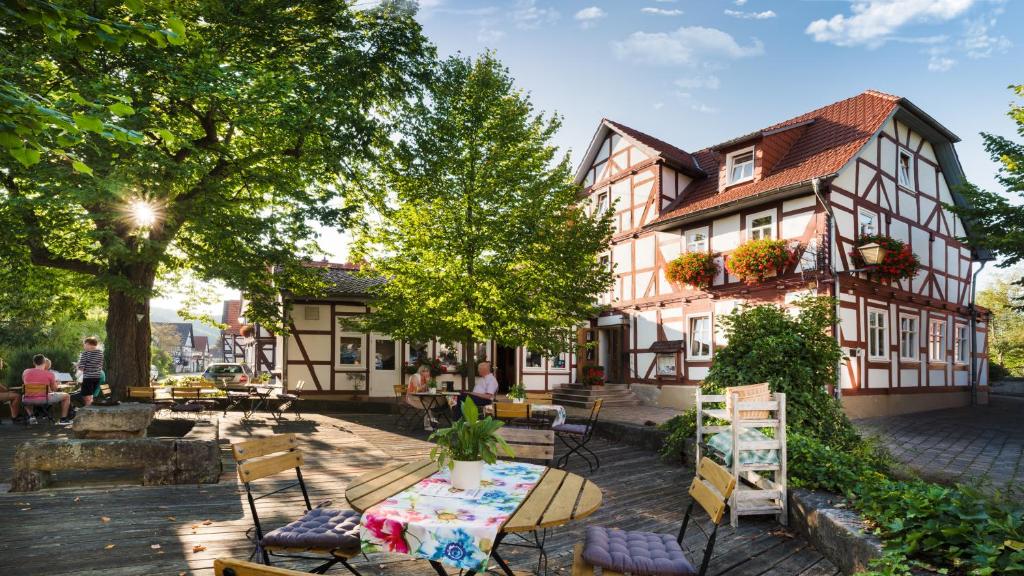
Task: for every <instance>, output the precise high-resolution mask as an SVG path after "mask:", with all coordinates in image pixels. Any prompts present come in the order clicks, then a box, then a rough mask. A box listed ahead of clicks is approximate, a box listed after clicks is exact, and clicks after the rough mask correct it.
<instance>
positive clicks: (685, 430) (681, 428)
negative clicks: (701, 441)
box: [658, 408, 697, 461]
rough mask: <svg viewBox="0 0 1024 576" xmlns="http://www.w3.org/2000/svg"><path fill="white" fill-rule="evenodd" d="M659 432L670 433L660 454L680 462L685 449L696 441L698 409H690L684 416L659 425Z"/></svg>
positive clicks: (681, 415)
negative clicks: (688, 444)
mask: <svg viewBox="0 0 1024 576" xmlns="http://www.w3.org/2000/svg"><path fill="white" fill-rule="evenodd" d="M658 430H664V431H665V432H668V435H667V436H666V437H665V442H664V443H663V444H662V445H661V450H659V453H660V454H661V456H662V458H664V459H666V460H675V461H678V460H679V459H680V458H681V456H682V454H683V447H684V446H686V444H687V443H689V442H693V441H694V435H695V434H696V433H697V409H696V408H690V409H688V410H687V411H685V412H683V413H682V414H679V415H676V416H673V417H672V418H669V419H668V420H666V421H664V422H662V423H661V424H659V425H658Z"/></svg>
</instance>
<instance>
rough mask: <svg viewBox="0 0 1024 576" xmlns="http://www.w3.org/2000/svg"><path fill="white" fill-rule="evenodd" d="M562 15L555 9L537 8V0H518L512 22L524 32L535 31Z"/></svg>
mask: <svg viewBox="0 0 1024 576" xmlns="http://www.w3.org/2000/svg"><path fill="white" fill-rule="evenodd" d="M559 16H560V14H559V13H558V10H555V9H554V8H543V7H540V6H537V0H518V2H516V7H515V10H513V11H512V20H513V21H514V22H515V23H516V26H517V27H519V28H522V29H523V30H533V29H535V28H540V27H541V26H543V25H545V24H551V23H552V22H554V21H556V20H558V18H559Z"/></svg>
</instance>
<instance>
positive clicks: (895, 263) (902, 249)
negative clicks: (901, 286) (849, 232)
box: [849, 234, 921, 283]
mask: <svg viewBox="0 0 1024 576" xmlns="http://www.w3.org/2000/svg"><path fill="white" fill-rule="evenodd" d="M872 243H874V244H878V245H879V246H881V247H882V248H884V249H885V256H884V257H883V258H882V262H881V263H880V264H876V265H873V266H869V265H867V263H866V262H864V257H863V256H861V254H860V251H859V250H857V248H858V247H860V246H864V245H865V244H872ZM849 256H850V262H851V263H853V266H854V268H859V269H865V268H866V269H867V270H866V272H867V274H868V276H869V277H871V278H875V279H877V280H879V281H881V282H884V283H889V282H892V281H893V280H903V279H910V278H913V277H914V276H916V275H917V271H918V270H920V269H921V260H920V259H919V258H918V257H917V255H916V254H914V251H913V250H911V248H910V246H909V245H907V244H906V243H905V242H902V241H900V240H897V239H895V238H890V237H888V236H881V235H877V234H876V235H871V236H861V237H860V238H859V239H858V240H857V241H856V242H854V249H853V250H852V251H851V252H850V253H849Z"/></svg>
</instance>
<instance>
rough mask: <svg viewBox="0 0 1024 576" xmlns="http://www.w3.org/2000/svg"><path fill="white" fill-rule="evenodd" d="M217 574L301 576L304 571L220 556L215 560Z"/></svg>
mask: <svg viewBox="0 0 1024 576" xmlns="http://www.w3.org/2000/svg"><path fill="white" fill-rule="evenodd" d="M213 573H214V575H215V576H299V575H301V574H302V572H296V571H295V570H287V569H285V568H275V567H273V566H264V565H263V564H254V563H252V562H246V561H245V560H233V559H230V558H218V559H216V560H214V561H213Z"/></svg>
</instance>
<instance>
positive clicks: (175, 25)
mask: <svg viewBox="0 0 1024 576" xmlns="http://www.w3.org/2000/svg"><path fill="white" fill-rule="evenodd" d="M167 28H168V30H169V32H170V33H169V34H167V41H168V42H170V43H171V44H174V45H175V46H180V45H182V44H184V43H185V23H184V22H182V21H181V19H180V18H178V17H176V16H168V17H167Z"/></svg>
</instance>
